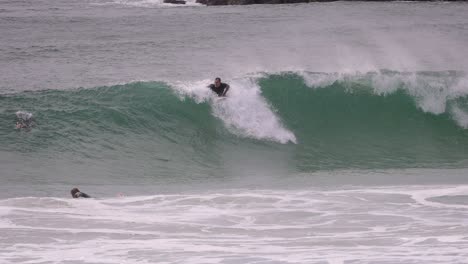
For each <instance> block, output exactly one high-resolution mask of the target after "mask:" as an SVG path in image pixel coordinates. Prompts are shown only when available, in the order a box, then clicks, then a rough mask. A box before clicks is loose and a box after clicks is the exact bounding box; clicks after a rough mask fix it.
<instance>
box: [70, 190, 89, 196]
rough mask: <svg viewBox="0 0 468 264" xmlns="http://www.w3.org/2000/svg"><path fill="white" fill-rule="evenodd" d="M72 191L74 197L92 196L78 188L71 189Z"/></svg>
mask: <svg viewBox="0 0 468 264" xmlns="http://www.w3.org/2000/svg"><path fill="white" fill-rule="evenodd" d="M70 193H71V195H72V197H73V198H91V196H89V195H87V194H86V193H84V192H80V190H78V188H73V189H71V191H70Z"/></svg>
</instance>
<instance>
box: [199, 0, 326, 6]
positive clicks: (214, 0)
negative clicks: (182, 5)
mask: <svg viewBox="0 0 468 264" xmlns="http://www.w3.org/2000/svg"><path fill="white" fill-rule="evenodd" d="M325 1H327V0H325ZM328 1H330V0H328ZM309 2H324V0H197V3H200V4H204V5H209V6H211V5H254V4H295V3H309Z"/></svg>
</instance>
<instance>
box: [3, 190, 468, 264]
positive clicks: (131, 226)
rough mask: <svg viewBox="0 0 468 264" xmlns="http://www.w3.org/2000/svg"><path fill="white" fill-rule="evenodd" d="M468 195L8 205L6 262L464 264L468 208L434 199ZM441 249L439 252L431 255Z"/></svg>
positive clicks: (223, 194) (230, 194) (205, 196)
mask: <svg viewBox="0 0 468 264" xmlns="http://www.w3.org/2000/svg"><path fill="white" fill-rule="evenodd" d="M467 190H468V187H467V186H450V185H442V186H435V185H434V186H430V185H429V186H387V187H370V188H365V187H348V188H346V189H339V190H333V189H332V190H320V189H313V190H306V189H294V190H247V189H218V190H216V191H205V192H191V193H181V194H167V195H164V194H161V195H152V196H140V197H125V198H110V199H108V198H104V199H86V200H73V199H71V198H70V199H59V198H46V199H38V198H37V197H36V198H34V197H29V198H16V199H7V200H0V212H2V215H1V217H2V219H3V221H2V224H1V225H0V231H1V232H2V236H3V238H5V239H4V240H2V239H0V246H2V250H1V251H0V258H1V259H3V260H5V261H6V263H15V262H21V260H25V259H29V260H31V261H30V262H31V263H41V262H63V261H72V262H73V261H77V262H79V261H89V260H92V261H93V262H99V263H152V262H155V261H156V262H162V263H164V262H167V263H174V262H180V261H183V262H185V263H221V262H227V261H232V262H236V263H258V262H266V263H270V262H297V263H323V262H328V263H347V262H356V261H359V262H365V263H376V262H382V263H395V262H401V261H403V262H410V263H427V262H428V261H429V262H430V261H431V260H432V261H433V260H434V259H437V262H438V263H450V264H451V263H462V262H463V261H464V259H466V257H468V251H467V250H465V248H467V246H468V240H467V237H466V235H463V234H465V233H466V232H467V231H468V225H467V223H466V221H464V220H463V219H465V218H466V217H467V215H468V208H467V207H466V206H456V207H454V206H453V205H450V204H444V203H434V202H429V201H428V200H429V199H430V198H433V197H436V196H439V195H447V196H451V195H458V194H463V193H465V194H466V191H467ZM54 200H56V201H55V202H54ZM42 203H44V205H42ZM52 206H55V208H52ZM454 209H456V210H454ZM91 212H92V213H91ZM434 247H437V249H438V250H437V251H431V253H430V254H428V250H429V249H430V248H434Z"/></svg>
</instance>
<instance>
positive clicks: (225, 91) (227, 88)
mask: <svg viewBox="0 0 468 264" xmlns="http://www.w3.org/2000/svg"><path fill="white" fill-rule="evenodd" d="M229 88H230V87H229V84H226V89H224V92H223V95H222V96H226V93H227V92H228V91H229Z"/></svg>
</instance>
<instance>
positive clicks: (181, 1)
mask: <svg viewBox="0 0 468 264" xmlns="http://www.w3.org/2000/svg"><path fill="white" fill-rule="evenodd" d="M164 3H165V4H175V5H185V3H186V1H185V0H164Z"/></svg>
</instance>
